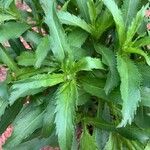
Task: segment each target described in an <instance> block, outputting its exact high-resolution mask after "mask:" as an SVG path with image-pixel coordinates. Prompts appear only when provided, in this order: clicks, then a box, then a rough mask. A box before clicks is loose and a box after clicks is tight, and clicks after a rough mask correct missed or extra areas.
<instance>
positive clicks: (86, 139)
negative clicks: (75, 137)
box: [80, 129, 98, 150]
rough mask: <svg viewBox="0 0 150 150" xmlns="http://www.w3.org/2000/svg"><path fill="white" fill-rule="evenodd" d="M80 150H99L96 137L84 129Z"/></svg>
mask: <svg viewBox="0 0 150 150" xmlns="http://www.w3.org/2000/svg"><path fill="white" fill-rule="evenodd" d="M80 150H98V148H97V145H96V142H95V140H94V137H93V136H91V135H90V134H89V132H88V130H87V129H84V131H83V132H82V135H81V139H80Z"/></svg>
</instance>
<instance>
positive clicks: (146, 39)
mask: <svg viewBox="0 0 150 150" xmlns="http://www.w3.org/2000/svg"><path fill="white" fill-rule="evenodd" d="M149 44H150V37H149V36H146V37H143V38H141V39H139V40H137V41H136V42H134V44H133V46H134V47H142V46H146V45H149Z"/></svg>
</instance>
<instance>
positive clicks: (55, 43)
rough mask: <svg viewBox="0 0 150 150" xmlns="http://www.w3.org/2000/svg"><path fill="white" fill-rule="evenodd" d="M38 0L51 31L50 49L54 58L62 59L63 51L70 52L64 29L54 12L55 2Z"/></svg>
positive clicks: (52, 0) (63, 56)
mask: <svg viewBox="0 0 150 150" xmlns="http://www.w3.org/2000/svg"><path fill="white" fill-rule="evenodd" d="M40 2H41V5H42V7H43V10H44V12H45V22H46V24H47V25H48V27H49V29H50V33H51V44H52V51H53V53H54V55H55V57H56V59H58V60H59V61H62V60H63V59H64V58H65V52H68V53H70V52H71V51H70V47H69V45H68V42H67V38H66V35H65V32H64V29H63V28H62V25H61V23H60V21H59V19H58V16H57V14H56V7H55V2H54V0H51V1H49V0H45V1H43V0H41V1H40Z"/></svg>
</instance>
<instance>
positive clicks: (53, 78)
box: [9, 74, 64, 104]
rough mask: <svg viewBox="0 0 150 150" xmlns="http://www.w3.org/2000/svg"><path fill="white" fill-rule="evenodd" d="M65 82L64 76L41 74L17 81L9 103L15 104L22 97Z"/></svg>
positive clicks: (12, 88)
mask: <svg viewBox="0 0 150 150" xmlns="http://www.w3.org/2000/svg"><path fill="white" fill-rule="evenodd" d="M63 81H64V75H63V74H39V75H36V76H33V77H31V78H28V79H24V80H20V81H17V82H16V83H14V84H13V85H12V87H11V94H10V98H9V102H10V104H13V103H14V102H15V101H16V100H17V99H18V98H20V97H24V96H26V95H33V94H35V93H38V92H40V91H42V90H43V89H44V88H46V87H50V86H54V85H56V84H59V83H61V82H63Z"/></svg>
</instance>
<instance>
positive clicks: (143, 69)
mask: <svg viewBox="0 0 150 150" xmlns="http://www.w3.org/2000/svg"><path fill="white" fill-rule="evenodd" d="M138 69H139V72H140V74H141V75H142V85H143V86H144V87H150V74H149V72H150V67H149V66H147V65H145V64H139V65H138Z"/></svg>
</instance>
